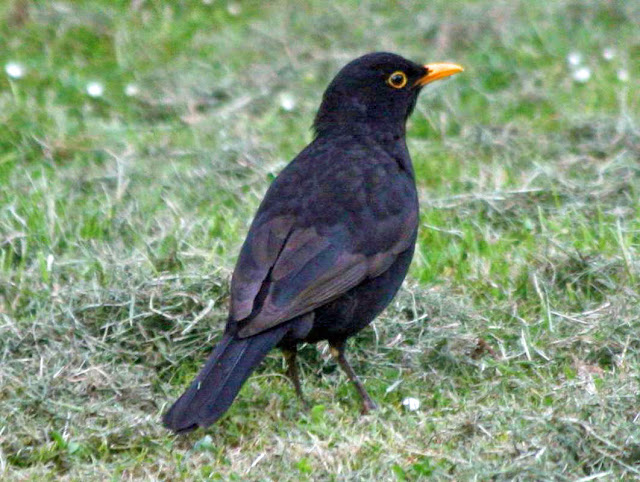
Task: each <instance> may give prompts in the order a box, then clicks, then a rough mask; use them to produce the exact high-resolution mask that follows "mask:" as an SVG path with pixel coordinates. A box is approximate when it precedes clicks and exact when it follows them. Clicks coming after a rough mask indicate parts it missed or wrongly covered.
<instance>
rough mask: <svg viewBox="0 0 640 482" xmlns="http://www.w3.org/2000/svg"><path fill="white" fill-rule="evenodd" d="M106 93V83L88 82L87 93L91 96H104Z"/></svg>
mask: <svg viewBox="0 0 640 482" xmlns="http://www.w3.org/2000/svg"><path fill="white" fill-rule="evenodd" d="M102 94H104V85H102V84H101V83H100V82H89V83H88V84H87V95H88V96H89V97H94V98H96V97H102Z"/></svg>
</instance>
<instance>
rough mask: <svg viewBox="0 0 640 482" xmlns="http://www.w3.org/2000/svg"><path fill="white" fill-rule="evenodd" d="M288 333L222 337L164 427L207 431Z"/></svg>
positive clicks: (280, 330) (282, 330)
mask: <svg viewBox="0 0 640 482" xmlns="http://www.w3.org/2000/svg"><path fill="white" fill-rule="evenodd" d="M287 330H288V327H287V326H282V325H281V326H279V327H276V328H272V329H271V330H268V331H265V332H263V333H259V334H257V335H254V336H251V337H249V338H236V337H234V336H231V335H227V334H225V335H224V336H223V337H222V340H220V342H219V343H218V345H217V346H216V347H215V349H214V350H213V353H212V354H211V356H210V357H209V360H207V363H206V364H205V366H204V368H203V369H202V370H201V371H200V373H198V376H197V377H196V378H195V380H194V381H193V382H191V385H190V386H189V388H188V389H187V390H186V391H185V392H184V393H183V394H182V396H181V397H180V398H179V399H178V400H177V401H176V402H175V403H174V404H173V405H172V407H171V408H170V409H169V411H168V412H167V413H166V414H165V415H164V418H163V422H164V425H165V426H166V427H167V428H168V429H171V430H173V431H174V432H176V433H180V432H188V431H190V430H194V429H196V428H198V427H208V426H209V425H211V424H212V423H214V422H215V421H216V420H218V419H219V418H220V417H221V416H222V415H223V414H224V413H225V412H226V411H227V409H228V408H229V407H230V406H231V403H232V402H233V400H234V398H236V395H237V394H238V392H239V391H240V387H242V384H243V383H244V381H245V380H246V379H247V378H248V377H249V375H251V372H252V371H253V370H254V369H255V368H256V367H257V366H258V364H260V362H261V361H262V360H263V359H264V357H265V356H266V355H267V353H268V352H269V350H271V349H272V348H273V347H274V346H275V345H276V344H277V343H278V342H279V341H280V340H281V339H282V337H283V336H284V335H285V333H286V332H287Z"/></svg>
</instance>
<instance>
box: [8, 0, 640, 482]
mask: <svg viewBox="0 0 640 482" xmlns="http://www.w3.org/2000/svg"><path fill="white" fill-rule="evenodd" d="M0 19H1V24H0V32H1V34H0V39H1V44H2V48H1V49H0V62H1V63H2V65H6V64H7V63H9V62H18V63H20V64H21V65H22V66H23V67H24V69H25V74H24V76H23V77H22V78H11V77H9V76H7V75H0V120H1V123H2V125H3V129H2V130H1V131H0V185H2V189H1V190H0V367H1V369H0V476H1V477H2V478H3V479H6V480H54V479H55V480H57V479H67V480H92V479H93V480H95V479H125V480H128V479H164V480H176V479H185V480H193V479H196V480H199V479H209V478H211V479H222V480H247V479H250V480H305V479H308V480H345V479H347V480H369V479H382V480H418V479H422V478H426V477H429V476H430V477H434V478H437V479H452V480H487V479H492V480H513V479H516V480H532V479H534V480H585V481H586V480H621V479H634V478H638V476H639V475H640V425H639V424H640V410H639V408H638V407H639V406H640V403H639V402H640V400H639V398H638V393H639V386H638V384H639V377H638V373H639V365H640V344H639V343H638V332H639V330H640V299H639V298H640V296H639V294H638V293H639V291H638V289H639V282H638V277H639V276H640V272H639V268H640V259H639V254H640V222H639V221H638V219H639V218H638V210H639V208H640V205H639V190H640V167H639V166H640V164H639V161H640V126H639V122H640V117H639V116H638V114H637V113H638V112H640V97H638V95H637V87H636V86H637V82H638V81H637V79H638V78H640V62H638V59H640V33H639V31H638V28H637V25H638V22H640V7H639V6H638V5H637V4H636V3H634V2H622V1H620V2H618V1H611V2H599V1H595V0H585V1H580V2H578V1H573V0H560V1H557V2H545V1H541V2H526V1H524V0H518V1H514V2H488V1H480V0H479V1H465V2H455V3H454V2H445V1H444V0H436V1H432V2H424V4H421V3H419V2H343V3H341V4H336V5H330V6H328V4H327V3H326V2H319V1H316V0H312V1H310V2H306V3H304V4H302V5H301V4H298V3H293V2H285V1H278V2H270V3H269V5H264V4H263V2H253V1H247V2H238V3H227V2H217V1H216V2H211V3H210V4H209V3H206V2H201V1H195V0H193V1H188V0H185V1H181V2H172V3H169V2H160V1H154V0H148V1H131V2H129V1H123V0H121V1H115V2H114V1H106V0H101V1H94V2H84V1H82V2H80V1H78V2H29V1H27V0H12V1H9V2H4V3H3V4H2V6H0ZM606 48H613V49H614V51H615V56H614V58H613V59H611V60H606V59H604V58H603V55H602V53H603V51H604V49H606ZM378 49H384V50H391V51H395V52H398V53H401V54H404V55H405V56H407V57H410V58H414V59H417V60H424V61H437V60H453V61H457V62H459V63H461V64H463V65H464V66H465V68H466V72H465V73H464V75H460V76H456V77H455V78H454V79H453V80H451V81H449V82H447V83H444V82H443V83H442V84H440V85H437V86H433V88H431V89H429V90H428V92H425V93H424V94H423V96H422V99H421V100H420V103H419V105H418V108H417V111H416V113H415V114H414V116H413V118H412V120H411V121H410V126H409V147H410V150H411V152H412V154H413V159H414V164H415V168H416V172H417V174H418V183H419V189H420V195H421V202H422V214H421V216H422V217H421V222H422V227H421V231H420V244H419V248H418V252H417V255H416V258H415V260H414V263H413V265H412V269H411V274H410V277H409V279H408V280H407V282H406V285H405V287H404V289H403V290H402V292H401V293H400V295H399V296H398V297H397V299H396V300H395V301H394V302H393V304H392V306H391V307H390V308H389V309H388V310H387V311H386V312H385V313H384V314H383V315H382V316H381V317H380V318H379V319H378V320H377V321H376V322H375V324H374V325H373V329H368V330H365V331H364V332H362V334H361V335H360V336H358V337H357V338H356V339H355V340H354V341H352V343H351V347H352V348H351V350H350V351H351V358H352V360H353V361H354V364H355V365H356V370H357V371H358V373H360V374H361V375H362V377H363V379H364V380H365V383H366V385H367V387H368V389H369V390H370V392H371V394H372V396H373V397H374V398H375V399H376V400H378V402H379V404H380V406H381V409H380V410H379V411H378V412H377V413H375V414H373V415H369V416H366V417H360V416H359V414H358V400H357V397H356V394H355V392H354V390H353V389H352V387H351V386H350V385H349V384H348V383H347V381H346V379H345V377H344V375H343V374H342V373H341V372H340V371H339V370H337V369H336V366H335V364H334V363H333V362H332V361H331V360H330V357H329V356H328V353H327V349H326V346H323V345H320V346H318V347H315V346H306V347H304V348H303V350H302V371H303V373H304V382H303V384H304V389H305V392H306V393H307V396H308V398H309V399H311V400H313V402H314V404H315V406H314V407H313V408H312V409H311V410H310V411H309V412H304V411H303V410H302V409H301V407H300V406H299V404H298V403H297V401H296V398H295V394H294V392H293V390H292V388H291V387H290V386H289V384H288V382H287V380H286V379H285V378H284V377H283V370H282V359H281V357H280V355H279V354H277V353H274V354H273V355H270V356H269V358H268V360H267V362H266V363H265V364H264V365H263V367H262V368H261V369H260V370H259V371H258V372H257V373H256V374H255V375H254V376H252V378H251V379H250V380H249V381H248V383H247V384H246V385H245V387H244V388H243V390H242V392H241V394H240V396H239V397H238V399H237V401H236V403H235V404H234V405H233V407H232V408H231V410H230V411H229V413H228V414H227V415H226V416H225V418H224V419H223V420H221V421H220V422H219V423H218V424H217V425H215V426H213V427H212V428H211V429H209V430H207V431H198V432H196V433H194V434H192V435H189V436H187V437H179V438H176V437H173V436H171V435H170V434H169V433H167V432H166V431H165V430H164V429H163V428H162V427H161V426H160V423H159V417H160V414H161V413H162V412H163V411H164V410H165V409H166V408H167V404H168V403H170V402H171V401H173V400H174V399H175V397H176V396H177V395H178V394H179V393H180V392H181V390H182V389H183V388H184V387H185V385H186V384H187V382H188V381H189V379H190V378H191V377H192V376H193V375H194V374H195V372H196V371H197V369H198V367H199V366H200V364H201V363H202V361H203V360H204V358H205V357H206V355H207V353H208V351H209V350H210V348H211V346H212V345H213V344H214V342H215V339H216V338H217V336H218V335H219V334H220V332H221V330H222V327H223V324H224V319H225V316H226V306H227V301H228V299H227V298H228V281H229V277H230V273H231V270H232V269H233V264H234V260H235V256H236V254H237V252H238V249H239V246H240V243H241V242H242V239H243V236H244V234H245V232H246V229H247V227H248V223H249V222H250V219H251V216H252V213H253V212H254V211H255V209H256V207H257V204H258V203H259V201H260V199H261V196H262V194H263V193H264V191H265V189H266V187H267V186H268V184H269V182H270V181H271V180H272V179H273V177H274V175H275V174H276V173H277V172H278V171H279V170H280V169H281V168H282V167H283V166H284V165H285V164H286V162H288V160H290V159H291V158H292V157H293V156H294V155H295V154H296V153H297V152H298V151H299V150H300V149H301V148H302V147H303V146H304V145H305V143H306V142H308V141H309V140H310V138H311V132H310V130H309V128H308V127H309V125H310V123H311V120H312V118H313V114H314V111H315V109H316V108H317V105H318V102H319V100H320V96H321V93H322V90H323V88H324V86H325V85H326V84H327V83H328V81H329V80H330V78H331V77H332V75H333V74H334V73H335V72H336V71H337V69H338V68H339V67H340V66H341V65H342V64H344V63H345V62H346V61H348V60H349V59H351V58H353V57H355V56H357V55H359V54H362V53H364V52H367V51H371V50H378ZM572 52H578V53H580V54H581V55H582V65H583V66H587V67H588V68H590V72H591V76H590V78H589V79H588V80H587V81H586V82H582V83H581V82H577V81H575V80H574V79H573V77H572V70H573V69H575V68H574V67H571V66H569V65H568V64H567V56H568V55H569V54H570V53H572ZM621 70H624V71H625V72H626V73H627V75H628V80H626V81H625V77H624V73H622V74H621V73H620V71H621ZM90 82H99V83H101V84H102V85H103V86H104V93H103V95H102V96H100V97H96V98H92V97H90V96H88V95H87V91H86V88H87V84H88V83H90ZM131 85H135V86H136V87H137V89H138V92H137V93H136V94H135V95H132V96H128V95H126V93H125V91H126V88H127V86H129V91H130V93H131ZM282 96H287V97H289V98H290V99H293V101H294V104H295V105H294V106H293V108H292V109H291V110H286V109H284V108H283V107H282V102H281V99H282ZM406 397H414V398H417V399H418V400H419V401H420V402H421V407H420V409H419V410H417V411H408V410H406V409H405V408H404V407H403V405H402V401H403V399H405V398H406Z"/></svg>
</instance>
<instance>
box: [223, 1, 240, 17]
mask: <svg viewBox="0 0 640 482" xmlns="http://www.w3.org/2000/svg"><path fill="white" fill-rule="evenodd" d="M227 12H229V15H233V16H234V17H237V16H238V15H240V13H242V7H241V6H240V4H239V3H229V4H228V5H227Z"/></svg>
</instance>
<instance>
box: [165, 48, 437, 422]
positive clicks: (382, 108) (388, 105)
mask: <svg viewBox="0 0 640 482" xmlns="http://www.w3.org/2000/svg"><path fill="white" fill-rule="evenodd" d="M396 70H403V71H404V72H406V73H407V75H408V76H409V82H410V84H408V87H407V88H406V89H402V90H395V89H393V88H391V87H389V86H388V85H387V83H386V80H385V79H386V78H388V76H389V75H390V74H391V73H392V72H394V71H396ZM423 75H425V69H424V68H423V67H421V66H420V65H418V64H415V63H413V62H410V61H408V60H406V59H403V58H402V57H399V56H397V55H393V54H388V53H377V54H369V55H366V56H364V57H361V58H359V59H356V60H354V61H353V62H351V63H350V64H348V65H347V66H345V67H344V68H343V69H342V70H341V71H340V72H339V73H338V75H337V76H336V78H335V79H334V80H333V82H332V83H331V84H330V86H329V87H328V88H327V91H326V92H325V94H324V97H323V102H322V105H321V106H320V109H319V112H318V115H317V117H316V120H315V123H314V129H315V131H316V133H317V135H316V138H315V139H314V140H313V142H312V143H311V144H310V145H309V146H307V147H306V148H305V149H304V150H303V151H302V152H301V153H300V154H299V155H298V156H297V157H296V158H295V159H294V160H293V161H292V162H291V163H290V164H289V165H288V166H287V167H286V168H285V169H284V170H283V171H282V172H281V173H280V175H279V176H278V177H277V178H276V179H275V181H274V182H273V183H272V185H271V187H270V188H269V190H268V192H267V193H266V195H265V197H264V200H263V201H262V203H261V205H260V207H259V209H258V211H257V213H256V216H255V218H254V221H253V223H252V225H251V227H250V229H249V233H248V234H247V237H246V240H245V242H244V244H243V247H242V249H241V252H240V255H239V257H238V262H237V265H236V268H235V270H234V274H233V278H232V283H231V309H230V314H229V320H228V323H227V328H226V332H225V337H224V338H223V340H222V341H221V342H220V345H218V347H217V348H216V350H214V353H213V355H212V357H211V359H210V360H209V362H207V364H206V365H205V368H204V369H203V371H202V372H201V373H200V374H199V375H198V377H197V378H196V380H195V381H194V383H193V384H192V385H191V387H190V388H189V389H188V390H187V392H185V394H184V395H183V396H182V397H181V398H180V399H179V400H178V401H177V402H176V404H175V405H174V406H173V407H172V408H171V410H170V411H169V412H168V414H167V415H166V417H165V424H166V425H167V426H168V427H169V428H171V429H173V430H175V431H184V430H189V429H192V428H195V427H197V426H203V427H204V426H207V425H209V424H211V423H213V422H214V421H215V420H217V419H218V418H219V416H220V415H221V414H222V413H224V411H225V410H226V409H227V408H228V406H229V404H230V403H231V401H232V400H233V398H234V397H235V395H236V393H237V391H238V390H239V388H240V386H241V385H242V383H243V382H244V380H245V379H246V377H247V376H248V375H249V374H250V373H251V370H252V369H253V368H254V367H255V366H256V365H257V364H258V363H259V362H260V360H262V358H263V357H264V356H265V355H266V352H267V351H268V350H269V349H271V348H272V347H273V346H275V345H276V344H278V345H279V346H280V347H283V348H287V349H294V348H295V346H296V345H297V344H298V343H300V342H304V341H311V342H314V341H318V340H322V339H327V340H329V342H330V343H332V345H333V344H334V345H335V346H341V347H343V346H344V341H345V340H346V339H347V338H348V337H350V336H352V335H354V334H355V333H357V332H358V331H359V330H361V329H362V328H364V327H365V326H367V325H368V324H369V323H371V321H372V320H373V319H374V318H375V317H376V316H377V315H378V314H379V313H380V312H381V311H382V310H383V309H384V308H385V307H386V306H387V305H388V303H389V302H390V301H391V299H392V298H393V296H394V295H395V294H396V292H397V290H398V289H399V288H400V285H401V284H402V281H403V280H404V278H405V276H406V273H407V270H408V268H409V264H410V262H411V258H412V256H413V251H414V246H415V241H416V234H417V229H418V197H417V193H416V187H415V180H414V174H413V168H412V165H411V159H410V157H409V152H408V150H407V146H406V143H405V121H406V119H407V117H408V116H409V115H410V113H411V111H412V110H413V107H414V105H415V101H416V98H417V96H418V93H419V88H412V87H411V86H412V85H413V84H414V83H415V80H417V79H418V78H419V77H420V76H423Z"/></svg>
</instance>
